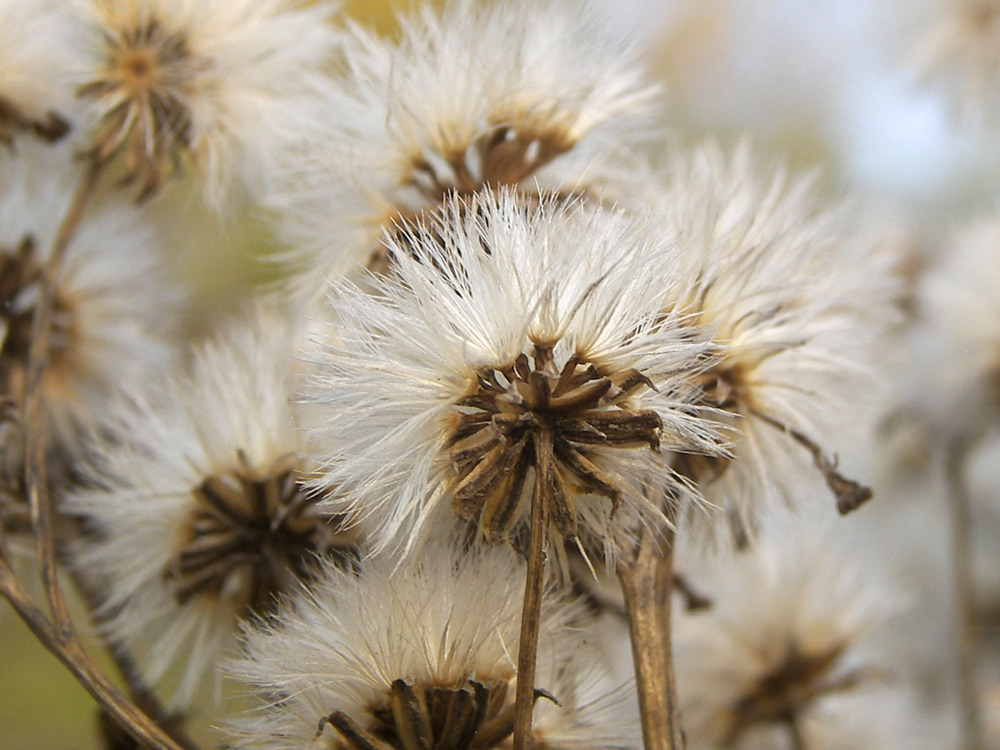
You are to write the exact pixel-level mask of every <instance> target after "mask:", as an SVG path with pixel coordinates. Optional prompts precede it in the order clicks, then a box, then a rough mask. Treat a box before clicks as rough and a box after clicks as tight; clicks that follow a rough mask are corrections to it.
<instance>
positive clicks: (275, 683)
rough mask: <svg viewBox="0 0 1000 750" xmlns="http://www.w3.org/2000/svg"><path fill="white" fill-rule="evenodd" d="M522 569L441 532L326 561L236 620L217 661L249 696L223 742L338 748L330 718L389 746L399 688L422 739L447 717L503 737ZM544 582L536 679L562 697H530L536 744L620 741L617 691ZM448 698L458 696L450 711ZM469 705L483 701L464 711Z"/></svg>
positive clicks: (398, 731) (489, 744)
mask: <svg viewBox="0 0 1000 750" xmlns="http://www.w3.org/2000/svg"><path fill="white" fill-rule="evenodd" d="M523 580H524V568H523V564H522V563H520V562H519V561H518V560H517V558H516V557H514V556H512V555H510V554H509V553H508V552H507V551H506V550H501V549H490V548H483V547H479V548H476V549H473V550H471V551H465V552H463V551H459V550H458V549H457V548H456V546H455V545H454V544H452V543H449V542H445V543H443V544H441V545H435V546H434V547H433V548H431V547H427V548H425V551H424V553H422V554H420V555H418V556H416V557H415V558H414V560H413V561H412V564H410V565H407V566H406V567H404V568H400V567H398V566H396V564H395V561H393V560H390V559H387V558H383V559H381V560H369V561H366V562H365V563H363V564H362V565H361V566H360V568H359V570H358V571H356V572H349V571H342V570H337V569H334V568H328V569H326V570H325V572H324V575H322V576H321V577H319V578H318V579H317V580H316V581H314V583H313V584H312V585H311V586H310V587H309V589H308V590H303V591H302V592H301V594H300V595H299V596H298V597H296V598H295V599H293V600H292V601H291V602H290V603H289V606H287V607H286V608H283V609H282V610H281V612H280V617H279V618H277V619H276V620H274V621H268V622H266V623H264V622H259V623H258V624H257V628H255V629H249V628H248V629H247V632H246V643H245V649H244V653H243V655H242V657H241V658H240V659H239V660H237V661H234V662H233V663H232V664H231V665H230V667H229V672H230V673H231V674H232V675H233V676H235V677H236V678H237V679H239V680H242V681H243V682H244V683H245V684H246V685H248V686H249V687H250V688H252V689H253V690H254V692H255V693H256V695H257V698H258V702H259V703H260V704H261V705H260V707H259V708H257V709H256V710H255V711H252V712H249V713H247V714H244V716H243V717H241V718H240V719H237V720H235V721H234V722H233V726H232V730H233V734H234V735H235V736H236V737H238V739H237V744H236V746H237V747H240V748H255V749H258V750H279V749H288V748H293V747H305V746H310V747H311V746H315V747H317V748H323V749H324V750H328V749H330V748H338V747H343V746H345V745H344V743H343V740H342V739H341V736H340V734H339V729H340V727H343V726H345V725H347V726H350V724H353V725H354V726H356V727H358V728H360V729H361V730H363V731H365V732H368V733H370V734H371V735H374V736H376V737H379V738H380V739H381V740H382V741H383V742H384V743H386V745H387V746H388V747H393V748H399V750H402V748H403V747H405V745H404V744H402V739H401V735H403V734H404V731H403V728H402V726H401V725H400V722H401V721H403V719H402V718H401V716H400V715H398V714H397V715H394V714H393V711H392V706H393V704H394V701H399V700H400V699H401V697H402V696H405V695H406V694H407V693H408V691H411V690H412V691H415V692H416V693H418V694H420V695H422V697H423V701H424V703H423V705H425V706H426V708H427V709H428V718H429V719H430V720H429V721H428V727H429V729H430V733H431V739H432V744H433V743H436V742H437V741H442V742H443V741H444V740H443V739H442V738H441V735H440V733H441V732H442V731H443V730H444V728H445V726H446V725H449V724H450V725H451V726H450V730H451V732H452V733H453V734H454V733H455V732H456V723H457V725H458V728H459V729H463V728H464V729H465V730H466V731H477V732H478V734H477V740H478V741H479V742H480V743H486V744H480V745H477V747H483V748H484V750H487V749H489V748H494V747H506V746H509V741H510V739H509V735H510V731H511V726H512V725H511V724H509V720H510V713H509V712H510V710H511V707H512V705H513V696H514V684H515V682H516V677H515V667H514V660H515V659H516V654H517V650H518V642H519V621H520V608H521V598H522V594H523V587H524V584H523ZM548 593H549V595H548V596H546V597H545V603H544V604H543V607H542V614H541V618H542V619H541V627H540V632H541V640H540V644H539V671H538V675H537V677H536V685H537V687H538V688H539V689H541V690H545V691H547V692H548V693H550V694H551V695H552V696H553V697H555V698H556V699H557V700H559V702H560V703H562V704H563V706H562V708H560V707H559V706H556V705H553V704H549V703H548V699H547V698H544V697H542V698H539V699H538V702H537V703H536V708H535V716H536V721H535V725H534V730H533V731H534V734H535V742H536V744H537V745H538V746H540V747H552V748H563V747H565V748H573V747H581V748H587V749H589V748H613V747H622V746H624V745H625V742H624V740H622V739H621V738H622V737H623V736H625V737H627V736H628V735H629V730H628V728H623V727H621V726H616V724H617V722H616V719H620V718H622V717H621V716H620V715H619V716H618V717H615V716H612V712H613V711H614V709H615V708H616V707H618V706H619V703H620V702H623V700H624V699H623V698H622V696H628V693H627V691H626V690H625V689H618V690H614V689H612V690H608V688H607V687H606V685H604V684H602V683H601V681H600V680H601V677H602V676H603V673H602V670H601V665H600V660H599V659H598V658H596V654H598V653H599V652H597V651H596V650H594V649H593V647H592V646H590V645H589V644H586V643H584V642H583V640H582V638H581V635H580V634H579V633H578V632H575V630H573V629H572V627H571V626H573V624H574V623H575V622H577V621H578V620H580V618H581V616H582V613H581V610H580V608H579V606H578V605H576V604H574V603H572V602H568V601H566V600H565V599H563V598H561V597H560V596H557V595H555V592H554V591H549V592H548ZM581 659H582V660H589V661H587V663H586V664H583V663H579V661H578V660H581ZM456 694H458V695H456ZM461 698H464V699H465V700H466V701H467V702H468V705H467V706H466V709H465V710H463V711H458V710H456V709H457V708H458V707H459V706H461V705H462V702H461V701H460V700H459V699H461ZM480 702H482V703H483V704H484V705H486V704H488V708H487V709H486V711H485V716H480V717H479V719H478V720H476V719H474V717H473V714H474V713H475V712H474V711H472V710H471V707H472V706H473V705H475V706H478V705H479V704H480ZM542 704H546V705H544V706H543V705H542ZM421 710H423V709H421ZM503 716H507V722H505V721H504V720H503V719H502V717H503ZM327 719H329V721H327ZM477 721H478V722H481V723H477ZM505 723H506V724H507V726H506V728H505V729H504V728H503V727H504V724H505ZM317 727H319V729H320V730H321V731H320V733H319V734H318V733H317ZM588 730H589V734H588ZM459 734H462V733H461V732H460V733H459ZM487 737H492V738H493V739H492V741H488V740H487V739H486V738H487ZM433 746H435V747H436V746H438V745H437V744H433ZM460 746H461V745H460Z"/></svg>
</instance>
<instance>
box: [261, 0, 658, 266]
mask: <svg viewBox="0 0 1000 750" xmlns="http://www.w3.org/2000/svg"><path fill="white" fill-rule="evenodd" d="M581 5H583V7H581ZM587 6H588V4H587V3H584V4H581V3H572V4H571V3H567V2H564V1H563V0H545V2H541V3H539V2H530V1H529V0H515V2H502V3H501V2H497V3H487V4H481V3H476V2H471V1H470V0H453V1H451V2H448V3H446V5H445V8H444V9H443V10H434V9H431V8H429V7H427V8H424V9H422V10H421V11H419V12H417V13H415V14H414V15H413V16H412V17H409V18H405V19H403V20H402V22H401V30H400V32H399V41H398V43H396V44H391V43H389V42H387V41H386V40H384V39H382V38H380V37H377V36H375V35H374V34H372V33H371V32H369V31H367V30H364V29H361V28H352V29H350V30H349V39H348V40H347V42H346V44H345V51H344V67H345V74H344V76H343V77H342V78H341V79H340V80H339V81H337V82H336V84H335V86H334V87H332V88H331V89H330V91H329V92H328V94H327V96H325V97H324V98H323V99H322V100H321V102H320V104H319V107H318V111H317V112H316V116H315V117H314V118H313V119H312V120H310V121H309V123H310V124H309V127H308V128H307V129H306V131H305V132H304V133H303V137H302V148H301V152H300V154H299V155H298V157H297V158H293V159H291V160H290V161H289V163H288V166H287V167H286V168H285V170H284V171H283V173H282V175H281V178H280V183H279V187H278V189H277V190H276V192H275V195H274V201H273V203H274V207H275V208H276V209H277V211H278V213H279V214H280V215H281V217H282V218H283V220H284V221H283V224H284V227H285V233H286V236H287V237H288V239H289V241H290V244H291V245H292V246H293V247H298V248H303V249H304V250H305V251H306V252H307V253H308V254H309V255H312V256H316V258H318V262H319V264H320V266H321V267H322V268H324V269H326V270H327V272H329V273H331V274H336V273H339V272H342V271H343V270H344V269H346V268H349V267H351V266H352V264H355V263H357V262H362V263H364V262H366V261H368V260H369V256H370V255H371V254H372V253H373V252H375V251H377V250H378V249H379V247H378V236H379V232H380V231H381V229H382V228H383V227H385V226H387V225H390V224H392V222H393V221H394V220H395V219H397V218H398V217H400V216H403V217H405V216H409V215H412V214H414V213H419V212H420V211H422V210H424V209H426V208H428V207H433V206H434V205H436V204H438V203H439V202H440V200H441V198H442V197H443V195H444V194H445V193H446V192H449V191H457V192H459V193H462V194H466V193H469V192H472V191H475V190H477V189H479V188H480V187H482V186H483V185H484V184H487V183H488V184H490V185H491V186H493V187H497V186H500V185H510V186H512V185H523V186H525V187H526V188H527V189H529V190H536V189H537V188H536V185H538V186H540V187H541V188H542V189H544V190H546V191H551V192H563V193H572V192H584V191H587V192H601V186H602V185H604V184H605V183H607V182H608V181H613V180H617V179H620V178H622V172H625V171H627V168H626V167H625V165H626V164H627V163H628V162H630V161H631V157H629V156H628V151H629V148H630V147H632V146H634V145H636V143H637V142H638V141H640V140H644V139H645V138H646V137H647V135H648V120H649V115H650V111H651V105H652V103H653V101H654V99H655V96H656V88H655V87H654V86H653V85H652V84H651V83H649V82H648V81H647V80H646V79H645V78H644V76H643V74H642V72H641V70H640V68H639V66H638V65H637V64H636V62H635V55H634V54H633V52H632V51H631V50H629V49H628V47H627V45H626V44H624V43H623V42H620V41H617V40H615V39H613V38H610V37H609V36H608V35H607V32H606V30H605V29H604V28H602V25H601V22H600V21H599V18H598V15H597V14H596V13H595V12H594V9H593V8H591V7H587ZM331 207H334V208H331ZM314 262H315V261H314Z"/></svg>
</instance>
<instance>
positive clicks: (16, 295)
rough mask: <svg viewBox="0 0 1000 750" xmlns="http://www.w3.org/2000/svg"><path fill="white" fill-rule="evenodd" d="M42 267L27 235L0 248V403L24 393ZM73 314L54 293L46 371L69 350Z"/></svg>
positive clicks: (54, 370) (17, 401)
mask: <svg viewBox="0 0 1000 750" xmlns="http://www.w3.org/2000/svg"><path fill="white" fill-rule="evenodd" d="M43 272H44V271H43V269H42V266H41V264H40V263H39V260H38V257H37V254H36V252H35V243H34V240H33V239H32V238H31V237H25V238H24V239H23V240H22V241H21V244H20V245H18V247H17V249H16V250H14V251H13V252H5V251H3V250H2V249H0V402H4V401H6V402H12V403H14V404H20V402H21V399H22V397H23V394H24V386H25V382H24V379H25V374H26V371H27V366H28V350H29V348H30V346H31V326H32V320H33V319H34V315H35V304H36V302H37V301H38V299H39V295H40V294H41V283H40V282H41V278H42V273H43ZM73 336H74V334H73V314H72V310H71V307H70V305H69V304H68V303H67V301H66V299H65V297H64V296H60V295H57V296H56V300H55V310H54V312H53V317H52V329H51V333H50V335H49V352H48V356H49V358H50V363H49V372H50V373H57V372H58V368H59V365H60V362H61V361H63V360H64V359H65V358H66V357H67V356H68V353H69V351H70V350H71V349H72V342H73Z"/></svg>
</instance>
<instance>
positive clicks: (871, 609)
mask: <svg viewBox="0 0 1000 750" xmlns="http://www.w3.org/2000/svg"><path fill="white" fill-rule="evenodd" d="M796 521H797V524H798V525H796V523H793V522H792V521H791V519H790V518H789V517H787V516H786V515H781V518H780V520H778V519H776V518H774V517H772V522H771V524H770V525H769V527H768V528H767V529H765V530H764V531H762V532H761V535H760V537H759V538H758V540H757V542H756V543H755V545H754V546H753V547H752V548H751V549H749V550H747V551H744V552H742V553H740V554H738V555H736V556H735V557H733V558H728V557H727V558H724V559H717V560H714V561H712V562H707V563H703V564H702V565H701V566H700V567H694V568H692V574H693V575H694V576H695V577H696V579H697V581H698V585H699V586H700V587H701V588H702V589H704V590H707V591H710V592H711V596H712V606H711V607H709V608H708V609H705V610H701V611H699V612H687V613H684V612H680V613H678V618H677V621H676V630H675V634H674V637H675V648H676V654H677V669H678V678H677V684H678V690H679V691H680V696H681V703H682V709H683V712H684V719H685V730H686V731H687V732H688V736H689V737H690V738H691V740H692V741H693V742H694V743H697V744H696V746H697V747H712V748H715V747H718V748H740V750H743V749H744V748H747V749H749V748H765V747H766V748H772V747H810V748H811V747H823V748H825V747H849V745H846V744H845V745H838V744H837V743H835V742H830V741H828V740H829V738H831V737H832V738H836V737H837V736H838V734H840V735H846V736H848V737H851V736H857V734H856V729H857V728H858V727H865V726H866V725H867V726H869V727H876V728H877V727H879V726H880V724H881V723H882V721H883V720H884V719H885V717H884V716H883V715H882V714H881V712H880V706H881V705H882V703H883V700H882V698H883V696H884V695H885V694H890V695H891V694H895V693H898V692H905V691H901V690H900V689H899V687H898V685H894V684H893V680H894V679H895V678H897V677H898V674H894V673H895V672H896V671H897V666H898V665H896V664H895V663H891V664H890V662H889V660H888V658H887V656H886V655H885V654H881V655H880V654H879V653H878V650H877V647H876V646H875V643H874V641H872V636H873V634H874V633H875V631H876V629H877V626H879V625H880V624H882V623H883V622H884V621H885V620H886V618H887V617H888V616H891V615H893V614H895V613H896V612H898V610H899V605H900V599H899V595H898V594H897V593H894V592H893V590H892V589H891V588H888V587H886V586H885V584H884V582H881V581H879V579H878V577H877V576H872V574H871V566H870V565H869V564H866V560H865V559H864V558H863V557H861V556H859V550H858V549H857V548H853V549H851V550H850V551H848V549H847V546H846V545H842V544H839V543H838V542H837V541H836V536H835V535H834V534H833V533H832V528H833V527H832V526H831V525H830V524H829V523H825V524H822V523H817V522H816V521H811V522H809V523H807V524H804V525H803V524H802V522H801V520H800V519H796ZM858 693H860V694H863V695H864V699H865V700H863V701H860V702H859V701H851V702H847V703H845V702H844V701H843V698H844V697H845V696H851V695H852V694H858ZM845 708H855V709H857V710H856V712H855V713H854V714H853V715H852V714H851V713H848V712H846V711H845V710H844V709H845ZM765 739H766V740H767V741H763V740H765ZM858 746H864V747H873V746H878V745H868V744H862V745H858Z"/></svg>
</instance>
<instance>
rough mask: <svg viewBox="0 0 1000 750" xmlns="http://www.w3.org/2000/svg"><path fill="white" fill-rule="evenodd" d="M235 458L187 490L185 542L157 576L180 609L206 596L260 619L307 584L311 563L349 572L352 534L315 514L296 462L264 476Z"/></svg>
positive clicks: (353, 560) (354, 557)
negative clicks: (228, 467)
mask: <svg viewBox="0 0 1000 750" xmlns="http://www.w3.org/2000/svg"><path fill="white" fill-rule="evenodd" d="M239 458H240V462H239V463H240V467H239V468H237V469H235V470H233V471H230V472H225V473H220V474H215V475H213V476H210V477H208V478H207V479H205V481H203V482H202V483H201V484H200V485H199V486H198V487H196V488H195V489H194V490H193V491H192V498H193V500H194V505H193V507H192V510H191V512H190V514H189V517H188V521H187V526H186V532H185V538H184V542H183V544H182V546H181V548H180V550H179V551H178V552H177V554H176V555H175V556H174V557H173V559H172V560H171V561H170V563H169V565H168V566H167V568H166V569H165V570H164V571H163V577H164V580H165V581H166V582H167V583H168V584H169V585H170V586H171V587H172V589H173V592H174V596H175V597H176V599H177V602H178V603H179V604H184V603H186V602H187V601H189V600H190V599H192V598H193V597H204V596H207V595H211V596H214V597H217V598H224V599H225V600H227V601H228V602H230V603H232V604H234V605H235V606H236V607H237V609H239V610H240V611H241V614H243V613H245V612H246V610H248V609H252V610H253V611H254V612H256V613H258V614H260V613H265V612H269V611H271V609H272V608H273V606H274V604H275V601H276V595H277V594H279V593H281V592H284V591H288V590H289V589H290V588H291V587H292V586H293V584H294V583H295V582H296V581H300V580H307V579H308V578H309V577H310V575H311V572H312V567H313V564H314V563H315V561H316V558H317V557H323V558H327V559H329V560H332V561H334V562H335V563H336V564H339V565H343V566H347V567H354V566H356V564H357V561H358V550H357V543H358V541H359V539H358V535H357V533H356V532H355V531H354V530H352V529H348V528H346V527H345V523H344V518H343V517H341V516H337V515H331V514H327V513H323V512H321V511H320V510H319V509H318V508H317V507H316V503H315V498H313V497H311V496H310V495H309V494H308V493H307V492H306V490H305V489H304V486H303V485H304V481H305V479H306V476H305V474H304V473H303V472H302V470H301V468H300V463H301V461H300V460H299V459H298V457H296V456H294V455H290V456H285V457H282V458H280V459H278V460H277V461H276V462H275V463H274V464H273V465H272V466H271V467H269V468H268V469H267V470H266V471H264V472H256V471H254V470H252V469H251V468H250V467H249V466H248V463H247V460H246V457H245V456H243V455H242V454H241V455H240V456H239Z"/></svg>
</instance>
